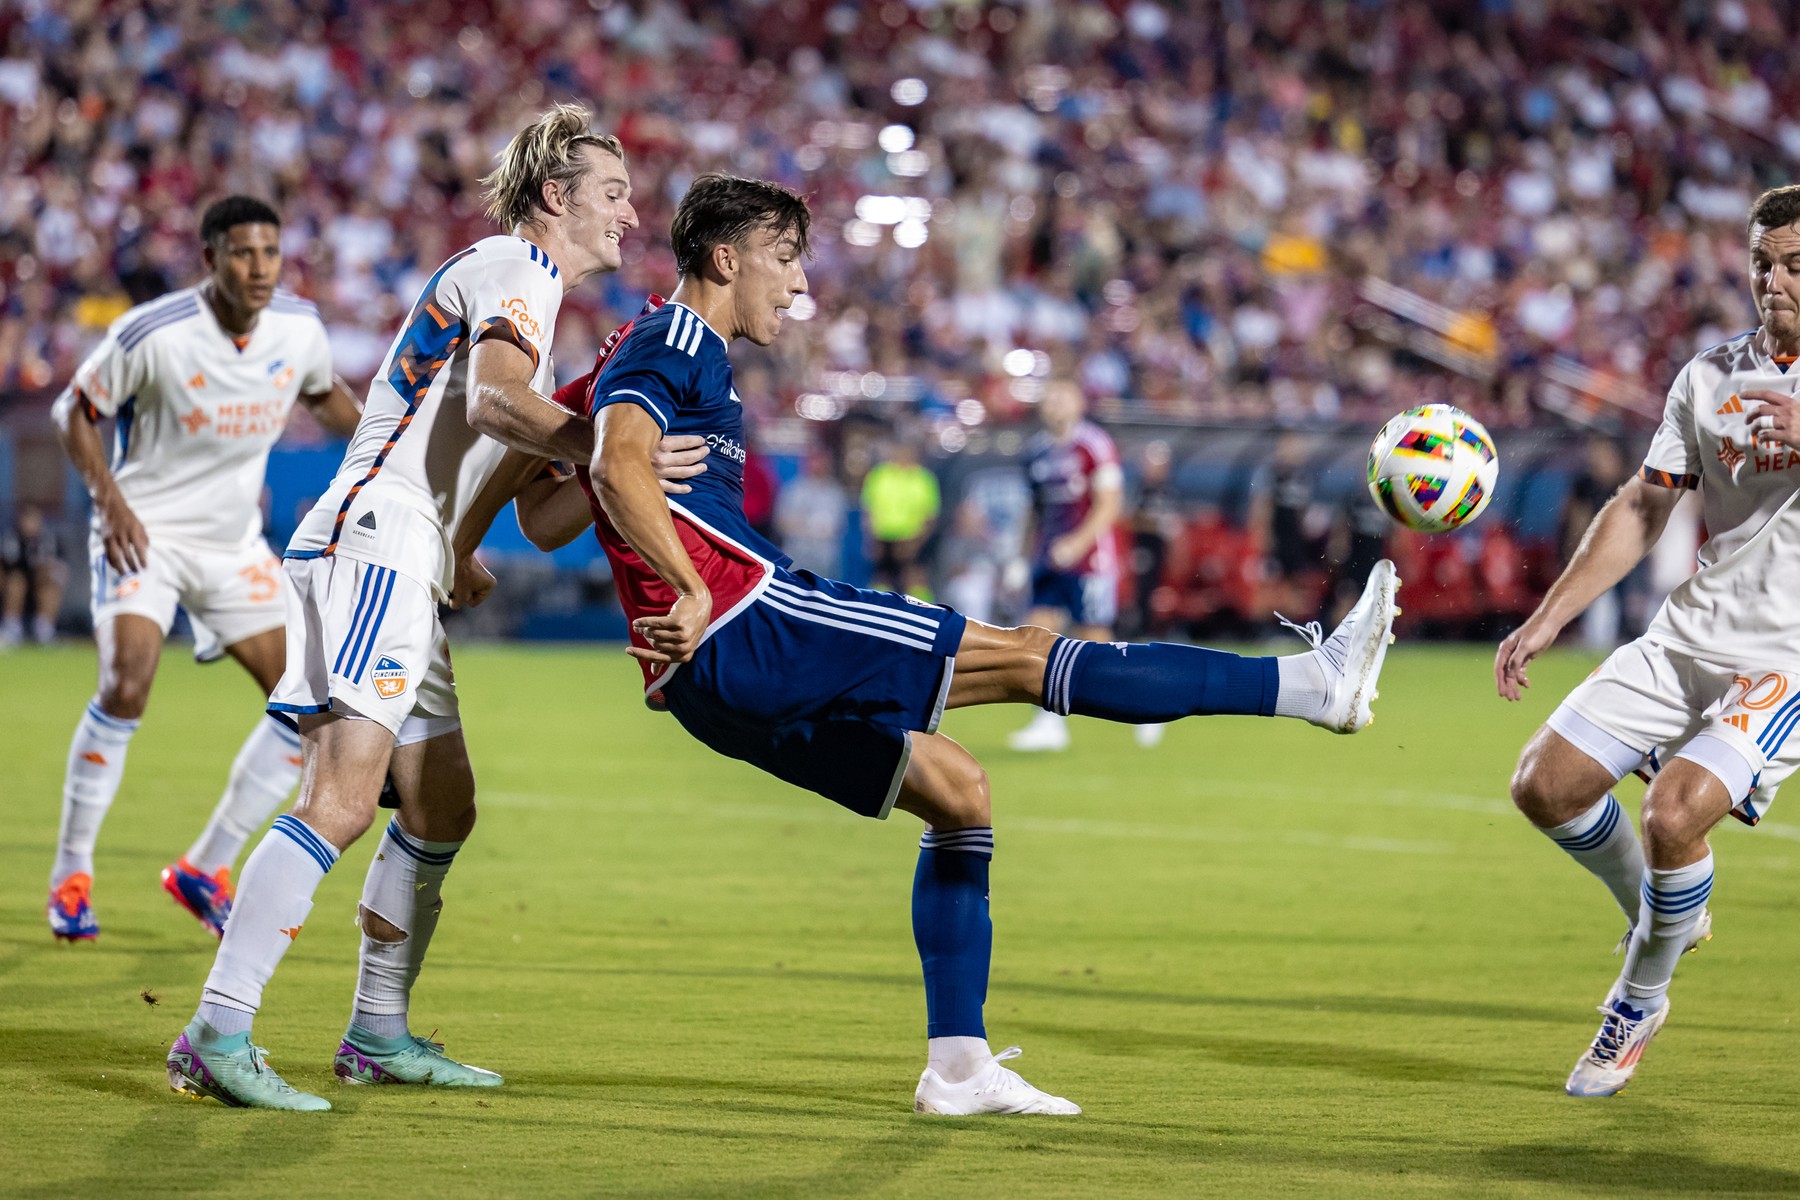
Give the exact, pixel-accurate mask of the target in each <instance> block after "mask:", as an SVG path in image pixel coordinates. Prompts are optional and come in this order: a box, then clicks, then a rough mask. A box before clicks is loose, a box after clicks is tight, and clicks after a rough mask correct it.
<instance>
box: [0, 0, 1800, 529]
mask: <svg viewBox="0 0 1800 1200" xmlns="http://www.w3.org/2000/svg"><path fill="white" fill-rule="evenodd" d="M1797 40H1800V15H1797V14H1796V13H1795V11H1794V10H1792V8H1791V7H1790V6H1786V5H1780V4H1773V3H1754V2H1752V0H1706V2H1705V3H1701V2H1699V0H1640V2H1639V3H1635V4H1631V5H1615V4H1603V3H1593V2H1592V0H1481V2H1480V3H1474V2H1470V0H1396V2H1392V3H1389V2H1378V0H1335V2H1329V0H1328V2H1323V3H1315V2H1305V0H1266V2H1264V0H1217V2H1211V3H1195V4H1190V5H1173V4H1170V5H1165V4H1159V3H1155V2H1153V0H1107V2H1104V3H1094V2H1090V3H1070V2H1059V3H1050V2H1048V0H1022V2H1020V3H1000V4H985V3H936V2H934V0H910V2H908V0H873V2H868V3H850V2H848V0H842V2H838V3H830V2H820V0H732V2H729V3H727V2H713V0H707V2H700V0H692V2H690V3H685V4H683V3H676V2H674V0H637V2H631V0H611V2H608V0H583V2H581V3H573V4H571V3H566V2H565V0H518V2H517V3H513V4H508V5H505V6H499V5H493V4H488V3H482V2H479V0H476V2H467V3H465V2H460V0H459V2H455V3H452V2H451V0H415V2H398V0H396V2H388V3H381V4H360V3H350V2H349V0H331V2H327V3H305V2H296V0H258V2H240V3H231V2H221V0H138V2H135V3H115V2H111V0H0V143H3V145H4V148H5V150H4V152H5V156H6V162H5V171H4V173H3V174H0V397H4V396H13V397H22V396H23V397H31V396H42V395H43V394H44V393H45V391H46V390H47V389H54V388H59V387H60V386H61V385H62V383H63V381H64V380H66V378H67V377H68V375H69V373H70V372H71V370H72V369H73V367H74V365H75V364H76V363H77V361H78V360H79V358H80V356H81V355H82V353H83V352H84V351H85V349H86V348H87V347H88V346H89V345H90V344H92V343H93V342H94V341H95V340H96V339H97V337H98V336H99V334H100V332H101V331H102V330H103V329H104V327H105V326H106V324H107V322H109V321H110V320H111V319H112V318H114V317H116V316H117V315H118V314H119V313H121V312H122V311H124V309H125V308H126V307H127V306H128V305H130V304H131V303H134V302H137V301H141V300H144V299H147V298H149V297H151V296H153V295H156V294H158V293H160V292H162V291H164V290H166V289H168V288H170V287H173V286H181V285H183V284H185V283H188V282H190V281H192V279H193V278H195V277H196V274H197V264H196V257H197V255H196V248H195V235H194V228H195V223H196V220H197V214H198V211H199V208H200V207H201V206H202V205H203V204H204V203H205V202H206V201H207V200H209V199H212V198H214V197H216V196H218V195H219V194H222V193H224V192H227V191H245V192H250V193H253V194H258V195H263V196H267V197H269V198H271V199H272V200H274V201H275V202H276V203H277V205H278V206H279V207H280V209H281V210H282V212H283V214H284V216H285V218H286V222H287V224H286V228H285V230H284V242H285V245H286V249H287V252H288V267H287V277H286V282H287V283H288V285H289V286H290V287H293V288H295V289H296V290H299V291H301V292H303V293H305V294H307V295H308V296H310V297H311V298H313V299H314V300H315V301H316V302H317V303H318V304H319V305H320V307H321V308H322V309H323V311H324V312H325V314H326V319H327V323H328V326H329V328H330V332H331V337H332V343H333V350H334V353H335V354H336V356H337V360H338V365H339V369H340V372H341V373H342V374H344V375H345V376H346V377H347V378H349V379H351V380H352V382H353V383H355V382H360V380H361V379H365V378H367V376H368V375H370V374H372V373H373V371H374V369H375V367H376V365H377V364H378V363H379V360H380V358H381V356H382V354H383V352H384V351H385V349H386V346H387V342H388V339H389V338H390V337H391V336H392V333H393V330H394V329H395V328H396V326H397V324H398V321H399V319H400V317H401V315H402V314H403V312H404V311H405V309H406V308H407V307H408V306H409V305H410V304H411V302H412V299H413V297H414V295H415V294H416V291H417V289H418V287H419V286H420V285H421V283H422V282H423V280H424V279H425V278H426V277H427V276H428V275H429V273H430V272H431V271H432V270H433V269H435V268H436V266H437V265H438V264H439V263H440V262H441V261H442V260H443V259H444V258H445V257H447V256H448V254H449V253H451V252H453V251H454V250H455V249H457V248H458V247H460V246H461V245H463V244H466V243H467V242H468V241H470V240H473V239H474V238H476V237H478V236H481V235H483V234H485V233H486V232H489V229H488V227H487V225H486V223H485V221H484V219H483V218H482V216H481V213H480V203H479V197H478V192H477V187H478V185H477V184H476V180H477V179H478V177H479V176H480V175H481V174H482V173H483V172H484V171H485V170H486V169H487V168H488V166H489V164H490V161H491V157H492V155H493V153H494V152H495V150H496V149H497V148H498V147H499V146H500V145H501V144H502V143H503V142H504V140H505V139H506V138H507V137H508V136H509V135H510V134H511V133H512V132H513V131H514V130H515V129H516V128H518V126H519V125H521V124H522V123H523V122H524V121H526V120H527V119H529V117H530V116H531V115H532V114H533V113H535V112H536V111H537V110H539V109H540V108H541V107H542V106H543V105H544V104H545V103H546V102H547V101H549V100H552V99H562V98H577V99H580V100H583V101H584V102H586V103H587V104H589V105H590V106H591V107H593V108H594V110H595V112H596V115H597V123H598V124H599V125H600V126H601V127H603V128H606V129H609V130H612V131H615V132H616V133H617V134H618V135H619V137H620V138H621V139H622V140H623V142H624V144H625V146H626V148H627V151H628V153H629V155H630V165H631V169H632V172H633V176H634V180H635V186H636V195H635V197H634V198H635V199H636V201H637V202H638V207H639V211H640V214H641V216H642V219H643V227H642V229H641V230H640V231H639V233H638V234H637V236H635V237H634V238H633V239H632V241H631V242H630V243H629V244H628V246H627V248H626V265H625V268H624V270H622V271H621V272H620V273H619V274H618V275H616V276H613V277H610V278H608V279H606V280H604V281H603V282H602V283H600V284H597V285H593V286H590V287H587V288H584V289H582V290H581V291H578V292H577V293H575V294H572V295H571V296H570V297H569V299H568V302H567V303H566V304H565V307H564V309H563V316H562V317H561V319H560V321H559V329H558V342H557V351H558V353H557V359H558V362H559V364H560V366H559V370H560V371H561V372H562V373H563V374H565V375H573V374H577V373H579V372H580V371H581V370H582V369H583V368H584V367H585V365H586V363H587V362H588V361H589V359H590V357H591V354H592V353H593V351H594V350H595V348H597V347H598V345H599V344H600V342H601V341H602V340H603V338H604V337H605V335H606V333H607V332H609V331H610V330H611V329H612V328H613V327H614V326H615V325H616V324H618V323H619V322H620V321H622V320H623V319H625V318H627V317H629V316H630V315H631V314H633V313H635V312H636V310H637V307H638V305H639V303H640V302H641V298H642V296H643V295H644V294H645V293H647V292H650V291H655V290H662V291H666V290H667V289H668V287H669V286H670V285H671V283H672V279H673V274H674V271H673V262H672V259H671V256H670V254H669V251H668V244H667V238H666V230H667V227H668V221H669V217H670V214H671V212H672V210H673V206H674V203H675V201H676V200H677V199H678V198H679V196H680V195H681V193H682V191H683V189H684V187H685V186H686V184H687V182H688V181H689V180H690V179H692V178H693V176H694V175H695V174H697V173H699V172H701V171H703V170H709V169H723V170H728V171H732V172H735V173H739V174H750V175H759V176H764V177H768V178H773V179H777V180H780V181H781V182H783V183H786V184H788V185H790V186H792V187H794V188H796V189H798V190H800V191H802V192H804V193H806V194H807V195H809V196H810V197H811V199H812V203H813V207H814V210H815V212H816V214H817V218H818V221H817V226H816V230H815V237H814V243H815V246H816V250H817V256H816V260H815V261H814V263H813V264H812V265H811V267H810V275H811V279H812V284H813V297H812V301H813V302H812V303H805V302H803V304H802V305H801V306H800V308H799V309H797V311H796V312H795V314H794V315H795V316H796V317H800V318H802V320H801V321H799V322H798V323H793V324H790V327H789V329H788V331H787V332H786V333H785V334H784V336H783V337H782V339H781V340H780V341H779V342H778V343H777V344H776V345H775V346H774V347H773V348H772V349H771V350H770V351H768V352H761V353H746V354H745V355H743V356H742V365H741V366H740V368H739V390H740V392H741V393H742V394H743V395H744V396H745V397H746V400H747V401H748V402H749V403H750V406H751V411H752V413H753V416H754V418H756V419H757V420H758V421H759V422H760V426H761V429H762V431H763V436H764V437H765V439H767V441H768V448H770V449H773V450H775V451H776V452H778V453H781V454H785V455H786V456H787V457H788V458H789V459H790V460H791V462H792V463H793V464H796V465H797V464H798V462H799V460H800V458H801V456H802V455H803V454H804V452H805V450H806V448H807V447H808V446H812V445H819V446H825V447H828V448H830V449H831V450H832V451H833V452H834V453H835V454H836V455H837V457H836V459H835V460H834V462H833V464H832V465H831V466H829V467H828V468H827V473H831V471H832V470H835V471H836V472H837V473H838V474H841V475H843V476H845V477H847V482H849V483H850V484H851V485H852V487H853V488H854V486H855V485H856V484H857V483H858V482H859V481H860V478H861V474H862V471H863V470H865V469H866V468H867V466H868V464H869V461H870V457H871V456H870V452H868V451H866V450H856V451H854V452H852V451H851V450H849V449H846V446H845V442H844V438H843V436H842V435H841V434H840V433H839V432H837V427H838V426H840V425H846V422H845V418H861V417H873V418H875V419H876V420H878V421H879V422H881V423H882V424H883V425H885V426H890V427H900V428H902V429H904V430H906V431H908V436H910V437H912V438H914V439H915V440H917V441H918V442H919V443H920V444H921V446H922V447H923V448H924V449H926V450H927V451H929V452H930V453H931V454H933V455H941V454H943V453H944V452H952V453H953V452H957V451H960V450H962V449H963V448H965V447H966V446H968V445H969V444H970V441H971V439H972V438H973V437H975V435H976V433H977V431H981V432H982V433H983V434H984V435H985V434H986V433H987V432H988V431H991V430H993V429H995V428H1006V427H1008V426H1011V425H1014V424H1017V423H1019V422H1021V421H1024V420H1028V418H1029V412H1030V406H1031V404H1032V403H1033V402H1034V401H1035V400H1036V399H1037V397H1038V395H1039V394H1040V392H1041V389H1042V387H1043V381H1044V379H1045V378H1046V377H1047V376H1049V375H1050V374H1052V373H1054V374H1058V375H1066V376H1069V377H1073V378H1076V379H1078V380H1079V381H1080V382H1081V384H1082V386H1083V388H1084V390H1085V391H1086V393H1087V394H1088V396H1089V398H1090V401H1091V402H1092V404H1093V405H1094V406H1095V409H1096V411H1097V413H1099V414H1100V415H1101V416H1103V417H1106V418H1109V419H1111V420H1114V421H1119V422H1133V421H1135V422H1142V423H1145V424H1146V425H1152V426H1155V425H1160V426H1164V427H1169V428H1177V427H1181V426H1184V425H1185V426H1188V427H1192V428H1199V427H1205V428H1214V427H1219V426H1226V427H1229V426H1243V427H1288V428H1301V429H1321V428H1333V429H1335V428H1357V429H1372V428H1373V426H1374V424H1376V423H1379V421H1380V420H1382V419H1384V418H1385V417H1386V416H1388V415H1390V414H1391V413H1393V412H1395V411H1397V410H1399V409H1401V408H1403V407H1407V406H1409V405H1412V404H1415V403H1425V402H1431V401H1447V402H1451V403H1455V404H1457V405H1459V406H1461V407H1463V408H1466V409H1468V410H1469V411H1471V412H1473V413H1475V414H1476V415H1477V416H1478V417H1480V418H1481V419H1482V420H1484V421H1485V422H1487V423H1488V424H1489V426H1490V427H1491V428H1494V429H1495V430H1497V431H1502V432H1504V431H1507V430H1521V429H1542V428H1546V427H1549V428H1566V427H1570V426H1571V425H1572V426H1576V427H1590V428H1602V429H1608V430H1613V431H1624V432H1626V433H1627V434H1629V433H1631V432H1632V431H1634V430H1635V431H1638V432H1641V431H1642V429H1643V428H1645V426H1646V424H1647V423H1649V422H1653V421H1654V420H1655V418H1656V416H1657V414H1658V413H1659V411H1660V407H1661V399H1660V398H1661V394H1662V391H1663V389H1664V387H1665V386H1666V384H1667V382H1668V380H1669V379H1670V378H1671V377H1672V375H1673V373H1674V371H1675V370H1676V369H1677V368H1678V367H1679V365H1680V364H1681V362H1682V361H1684V360H1685V359H1686V358H1687V357H1688V356H1689V355H1691V354H1692V353H1693V352H1694V351H1695V350H1696V349H1698V348H1699V347H1702V346H1705V345H1708V344H1711V343H1712V342H1715V341H1718V340H1722V339H1723V337H1724V336H1729V335H1730V334H1732V333H1735V332H1737V331H1739V330H1741V329H1744V328H1748V327H1749V326H1750V325H1752V324H1754V318H1753V314H1752V312H1751V310H1750V306H1749V303H1748V298H1747V291H1746V287H1745V282H1744V272H1745V265H1744V259H1745V253H1744V227H1743V221H1744V215H1745V212H1746V210H1747V207H1748V204H1749V202H1750V200H1751V199H1752V198H1753V196H1754V195H1755V194H1756V193H1757V192H1758V191H1759V190H1761V189H1762V188H1763V187H1765V186H1769V185H1772V184H1776V183H1785V182H1788V181H1789V180H1790V179H1791V177H1792V173H1793V168H1794V165H1795V162H1796V160H1797V159H1800V117H1797V116H1796V114H1800V69H1797V68H1796V67H1795V66H1794V65H1793V55H1792V53H1791V51H1792V48H1793V46H1794V45H1795V44H1796V41H1797ZM746 385H747V386H746ZM4 404H5V401H3V400H0V411H3V410H4ZM304 421H305V418H304V416H303V415H302V416H299V417H297V423H304ZM308 433H309V431H308V430H307V429H305V428H304V427H302V428H299V429H297V430H296V432H295V435H294V436H295V437H296V438H298V439H301V440H304V439H305V438H306V437H307V436H308ZM981 444H982V445H987V444H988V443H986V442H983V443H981ZM1201 452H1204V450H1203V449H1202V451H1201ZM1576 457H1577V458H1578V457H1579V452H1576ZM1177 465H1178V466H1179V464H1177ZM793 473H794V472H793V471H792V470H791V469H790V470H788V471H786V472H784V474H785V475H790V476H791V475H792V474H793ZM774 490H775V489H774V488H772V489H771V493H773V491H774ZM769 500H770V505H771V512H772V509H773V504H774V502H775V498H774V496H773V494H771V496H770V498H769ZM1227 516H1228V517H1229V518H1231V520H1232V521H1233V522H1235V523H1237V524H1242V523H1243V522H1244V520H1245V518H1246V517H1247V516H1248V514H1247V513H1246V512H1242V511H1239V512H1231V513H1228V514H1227ZM771 519H772V518H771ZM1496 524H1498V522H1496ZM1462 557H1463V558H1464V559H1465V560H1469V561H1473V560H1474V559H1475V558H1476V557H1478V554H1477V553H1476V552H1474V551H1465V552H1463V555H1462Z"/></svg>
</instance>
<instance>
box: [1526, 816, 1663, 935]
mask: <svg viewBox="0 0 1800 1200" xmlns="http://www.w3.org/2000/svg"><path fill="white" fill-rule="evenodd" d="M1544 835H1545V836H1546V837H1548V838H1549V839H1550V840H1551V841H1553V842H1555V843H1556V844H1557V845H1558V846H1561V847H1562V848H1563V849H1564V850H1566V851H1568V853H1569V857H1570V858H1572V859H1574V860H1575V861H1576V862H1578V863H1580V864H1581V865H1582V866H1584V867H1586V868H1587V869H1588V870H1590V871H1592V872H1593V873H1594V874H1595V875H1596V876H1598V877H1599V880H1600V882H1601V883H1604V884H1605V885H1606V888H1607V890H1608V891H1610V892H1611V893H1612V896H1613V899H1614V900H1615V901H1617V902H1618V905H1619V908H1620V909H1621V910H1622V911H1623V912H1624V913H1625V920H1626V921H1627V922H1628V923H1630V924H1632V925H1636V924H1637V919H1638V909H1639V908H1640V907H1641V905H1642V903H1643V901H1642V896H1641V893H1642V890H1643V886H1644V848H1643V846H1642V845H1641V844H1640V843H1639V842H1638V836H1637V829H1636V828H1635V827H1633V825H1632V824H1631V818H1630V817H1629V816H1627V815H1626V814H1625V810H1624V809H1623V808H1621V807H1620V806H1619V802H1618V801H1617V800H1615V799H1614V798H1613V796H1612V794H1611V793H1610V792H1609V793H1607V794H1606V795H1604V796H1602V797H1601V798H1600V799H1599V800H1598V801H1596V802H1595V804H1594V806H1593V807H1592V808H1590V809H1588V810H1587V811H1586V812H1584V813H1582V814H1581V815H1580V816H1579V817H1576V818H1575V819H1574V820H1573V821H1567V822H1564V823H1563V824H1561V825H1558V826H1556V827H1554V828H1552V829H1546V830H1544Z"/></svg>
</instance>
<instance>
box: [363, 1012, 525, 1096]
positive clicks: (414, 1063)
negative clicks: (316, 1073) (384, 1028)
mask: <svg viewBox="0 0 1800 1200" xmlns="http://www.w3.org/2000/svg"><path fill="white" fill-rule="evenodd" d="M331 1069H332V1070H333V1071H334V1072H335V1073H336V1074H337V1077H338V1082H340V1083H419V1084H429V1085H430V1086H432V1087H499V1086H500V1084H501V1083H502V1082H504V1081H503V1080H502V1079H501V1078H500V1076H499V1075H497V1074H495V1073H494V1072H493V1071H484V1070H482V1069H481V1068H480V1067H471V1066H469V1065H468V1064H467V1063H459V1062H457V1061H456V1060H455V1059H453V1058H451V1057H450V1056H448V1055H447V1054H445V1053H444V1044H443V1043H442V1042H434V1041H432V1040H431V1039H430V1038H422V1037H414V1036H412V1035H410V1034H409V1035H407V1036H406V1037H394V1038H389V1037H377V1036H376V1035H375V1034H372V1033H370V1032H369V1031H368V1030H366V1029H364V1028H363V1027H362V1026H360V1025H357V1024H355V1023H354V1022H352V1024H351V1026H350V1028H349V1029H346V1030H345V1031H344V1040H343V1041H341V1042H339V1043H338V1050H337V1058H336V1059H335V1060H334V1061H333V1062H332V1064H331Z"/></svg>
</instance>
